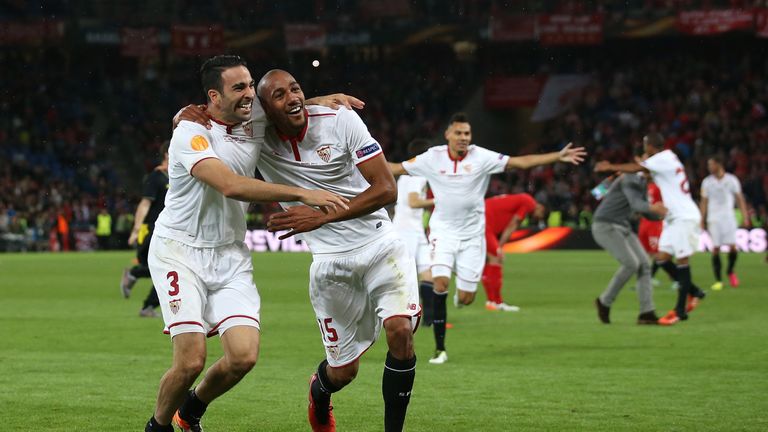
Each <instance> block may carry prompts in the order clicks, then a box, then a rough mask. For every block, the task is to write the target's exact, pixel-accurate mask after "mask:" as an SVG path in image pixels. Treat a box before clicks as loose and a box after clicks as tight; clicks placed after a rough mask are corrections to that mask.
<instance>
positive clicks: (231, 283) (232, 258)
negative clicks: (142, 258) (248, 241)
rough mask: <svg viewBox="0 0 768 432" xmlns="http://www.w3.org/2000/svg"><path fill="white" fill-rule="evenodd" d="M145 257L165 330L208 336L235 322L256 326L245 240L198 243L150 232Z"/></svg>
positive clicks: (255, 301) (256, 309)
mask: <svg viewBox="0 0 768 432" xmlns="http://www.w3.org/2000/svg"><path fill="white" fill-rule="evenodd" d="M148 261H149V270H150V272H151V273H152V283H154V285H155V290H156V291H157V296H158V298H159V299H160V308H161V309H162V312H163V320H164V321H165V332H166V333H170V335H171V336H176V335H177V334H181V333H205V334H207V335H208V336H213V335H214V334H216V333H218V334H224V332H226V331H227V330H228V329H229V328H231V327H235V326H241V325H243V326H249V327H256V328H259V326H260V324H259V312H260V309H261V299H260V297H259V292H258V290H257V289H256V285H255V284H254V283H253V263H252V261H251V253H250V251H249V250H248V247H247V246H246V245H245V243H243V242H235V243H233V244H230V245H225V246H220V247H215V248H198V247H192V246H188V245H186V244H183V243H181V242H178V241H176V240H171V239H168V238H164V237H158V236H153V238H152V242H151V243H150V246H149V260H148Z"/></svg>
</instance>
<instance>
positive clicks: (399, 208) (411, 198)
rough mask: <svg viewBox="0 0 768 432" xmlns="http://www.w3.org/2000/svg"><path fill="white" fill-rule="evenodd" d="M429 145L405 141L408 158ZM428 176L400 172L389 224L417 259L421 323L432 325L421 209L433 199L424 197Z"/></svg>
mask: <svg viewBox="0 0 768 432" xmlns="http://www.w3.org/2000/svg"><path fill="white" fill-rule="evenodd" d="M430 147H432V144H431V143H430V142H429V141H427V140H425V139H415V140H413V141H411V142H410V143H409V144H408V155H409V157H415V156H416V155H418V154H420V153H423V152H424V151H426V150H427V149H428V148H430ZM427 187H428V185H427V179H425V178H424V177H417V176H410V175H401V176H400V177H398V178H397V203H396V204H395V215H394V217H392V225H394V227H395V230H396V231H397V233H398V234H400V237H402V238H403V240H404V241H405V244H406V246H407V247H408V252H409V253H410V254H411V256H412V257H413V258H414V259H415V260H416V270H417V271H418V273H419V293H420V295H421V304H422V313H423V317H422V318H423V321H422V322H423V324H424V325H425V326H427V327H429V326H431V325H432V298H433V297H434V293H433V290H434V285H433V284H432V272H431V271H430V264H431V261H430V259H429V241H427V234H426V232H425V231H424V209H426V208H430V207H432V206H434V204H435V201H434V200H433V199H432V198H427Z"/></svg>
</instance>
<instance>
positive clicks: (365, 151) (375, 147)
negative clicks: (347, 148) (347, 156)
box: [355, 143, 380, 159]
mask: <svg viewBox="0 0 768 432" xmlns="http://www.w3.org/2000/svg"><path fill="white" fill-rule="evenodd" d="M379 150H380V148H379V144H378V143H373V144H369V145H367V146H365V147H363V148H362V149H360V150H358V151H356V152H355V155H356V156H357V158H358V159H360V158H363V157H365V156H368V155H369V154H371V153H375V152H377V151H379Z"/></svg>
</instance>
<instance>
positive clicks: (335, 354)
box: [325, 345, 341, 360]
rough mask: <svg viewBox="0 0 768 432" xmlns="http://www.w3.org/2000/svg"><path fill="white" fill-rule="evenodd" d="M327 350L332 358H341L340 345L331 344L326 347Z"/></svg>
mask: <svg viewBox="0 0 768 432" xmlns="http://www.w3.org/2000/svg"><path fill="white" fill-rule="evenodd" d="M325 350H326V351H328V355H330V356H331V358H332V359H334V360H338V359H339V355H340V354H341V351H340V350H339V346H338V345H329V346H327V347H325Z"/></svg>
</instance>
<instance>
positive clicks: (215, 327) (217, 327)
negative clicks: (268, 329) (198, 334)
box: [208, 315, 261, 337]
mask: <svg viewBox="0 0 768 432" xmlns="http://www.w3.org/2000/svg"><path fill="white" fill-rule="evenodd" d="M231 318H248V319H251V320H254V321H256V324H258V325H259V326H261V323H260V322H259V320H257V319H256V318H254V317H252V316H248V315H231V316H228V317H226V318H224V319H223V320H221V321H219V322H218V324H216V325H215V326H213V328H212V329H211V331H209V332H208V337H211V336H213V335H215V334H217V333H218V332H219V327H220V326H221V324H222V323H223V322H224V321H226V320H228V319H231Z"/></svg>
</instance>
